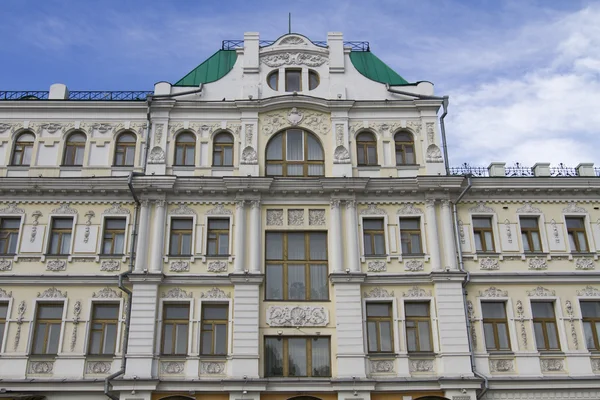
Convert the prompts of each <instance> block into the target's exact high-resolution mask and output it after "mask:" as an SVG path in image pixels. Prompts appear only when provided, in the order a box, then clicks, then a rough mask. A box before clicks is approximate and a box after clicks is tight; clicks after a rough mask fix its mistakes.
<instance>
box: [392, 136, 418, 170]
mask: <svg viewBox="0 0 600 400" xmlns="http://www.w3.org/2000/svg"><path fill="white" fill-rule="evenodd" d="M399 133H406V134H408V135H410V136H411V137H412V141H410V142H406V141H399V140H396V135H397V134H399ZM415 137H416V135H415V134H414V133H413V132H411V131H408V130H406V129H401V130H398V131H396V132H394V134H393V135H392V139H393V141H394V161H395V166H396V167H402V166H414V165H419V164H418V163H417V150H416V146H415V142H416V141H415ZM405 146H412V150H413V156H414V158H415V162H414V163H407V162H402V163H398V147H400V152H401V153H402V158H403V160H402V161H406V149H405Z"/></svg>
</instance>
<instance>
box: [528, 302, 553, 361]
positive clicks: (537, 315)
mask: <svg viewBox="0 0 600 400" xmlns="http://www.w3.org/2000/svg"><path fill="white" fill-rule="evenodd" d="M531 309H532V310H533V327H534V331H535V342H536V344H537V349H538V350H560V345H559V344H558V330H557V328H556V318H555V316H554V303H552V302H548V301H532V302H531Z"/></svg>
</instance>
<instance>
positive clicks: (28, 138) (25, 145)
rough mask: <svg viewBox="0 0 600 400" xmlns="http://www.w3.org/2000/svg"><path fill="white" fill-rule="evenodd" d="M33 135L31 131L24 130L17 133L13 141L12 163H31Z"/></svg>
mask: <svg viewBox="0 0 600 400" xmlns="http://www.w3.org/2000/svg"><path fill="white" fill-rule="evenodd" d="M34 141H35V136H33V133H30V132H24V133H22V134H20V135H19V137H18V138H17V141H16V142H15V148H14V151H13V157H12V163H11V164H12V165H29V164H31V153H32V151H33V142H34Z"/></svg>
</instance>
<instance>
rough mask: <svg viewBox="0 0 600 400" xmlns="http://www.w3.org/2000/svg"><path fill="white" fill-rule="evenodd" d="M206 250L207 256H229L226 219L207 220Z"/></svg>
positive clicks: (227, 223)
mask: <svg viewBox="0 0 600 400" xmlns="http://www.w3.org/2000/svg"><path fill="white" fill-rule="evenodd" d="M238 239H239V238H238ZM206 248H207V252H206V253H207V255H209V256H227V255H229V219H228V218H210V219H209V220H208V245H207V246H206Z"/></svg>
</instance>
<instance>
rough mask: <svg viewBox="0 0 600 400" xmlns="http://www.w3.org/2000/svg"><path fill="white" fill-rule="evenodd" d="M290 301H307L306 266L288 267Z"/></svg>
mask: <svg viewBox="0 0 600 400" xmlns="http://www.w3.org/2000/svg"><path fill="white" fill-rule="evenodd" d="M288 299H289V300H305V299H306V277H305V275H304V265H288Z"/></svg>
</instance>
